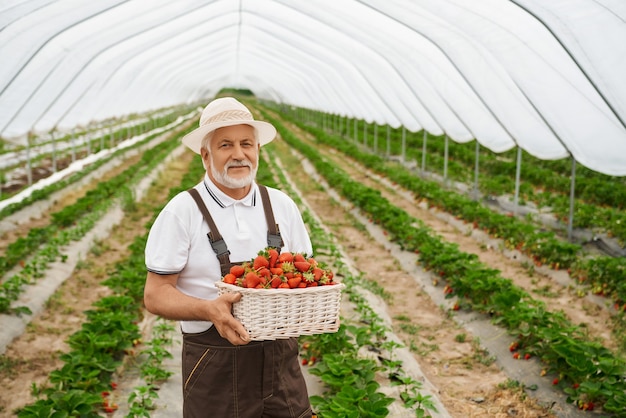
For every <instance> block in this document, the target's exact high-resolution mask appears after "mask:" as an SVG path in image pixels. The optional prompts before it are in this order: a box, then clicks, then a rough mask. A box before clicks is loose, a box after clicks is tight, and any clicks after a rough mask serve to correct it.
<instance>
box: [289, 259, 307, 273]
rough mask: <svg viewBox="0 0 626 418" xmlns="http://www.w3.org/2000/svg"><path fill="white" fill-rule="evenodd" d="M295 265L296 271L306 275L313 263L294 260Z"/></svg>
mask: <svg viewBox="0 0 626 418" xmlns="http://www.w3.org/2000/svg"><path fill="white" fill-rule="evenodd" d="M293 265H294V266H295V267H296V269H298V271H301V272H302V273H304V272H305V271H309V269H310V268H311V263H309V262H308V261H295V260H294V262H293Z"/></svg>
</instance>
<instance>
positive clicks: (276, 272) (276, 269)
mask: <svg viewBox="0 0 626 418" xmlns="http://www.w3.org/2000/svg"><path fill="white" fill-rule="evenodd" d="M270 272H271V273H272V274H273V275H276V276H282V275H283V269H281V268H280V267H274V268H270Z"/></svg>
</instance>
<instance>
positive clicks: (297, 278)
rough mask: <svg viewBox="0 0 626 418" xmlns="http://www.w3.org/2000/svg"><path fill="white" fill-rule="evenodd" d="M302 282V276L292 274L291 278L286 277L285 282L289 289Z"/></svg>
mask: <svg viewBox="0 0 626 418" xmlns="http://www.w3.org/2000/svg"><path fill="white" fill-rule="evenodd" d="M301 282H302V276H293V278H291V279H287V283H288V284H289V288H290V289H294V288H296V287H298V286H299V285H300V283H301Z"/></svg>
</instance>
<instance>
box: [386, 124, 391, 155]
mask: <svg viewBox="0 0 626 418" xmlns="http://www.w3.org/2000/svg"><path fill="white" fill-rule="evenodd" d="M390 154H391V126H389V125H387V158H389V155H390Z"/></svg>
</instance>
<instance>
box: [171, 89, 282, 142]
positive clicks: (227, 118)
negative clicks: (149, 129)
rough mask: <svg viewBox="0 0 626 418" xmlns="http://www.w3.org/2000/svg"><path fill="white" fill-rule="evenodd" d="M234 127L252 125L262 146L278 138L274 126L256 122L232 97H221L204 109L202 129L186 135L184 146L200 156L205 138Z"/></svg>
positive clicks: (201, 121) (245, 108)
mask: <svg viewBox="0 0 626 418" xmlns="http://www.w3.org/2000/svg"><path fill="white" fill-rule="evenodd" d="M233 125H250V126H252V127H253V128H255V130H256V136H257V140H258V141H259V144H261V145H265V144H267V143H268V142H271V141H272V140H273V139H274V137H275V136H276V128H274V126H273V125H272V124H270V123H267V122H263V121H260V120H254V118H253V117H252V113H250V111H249V110H248V108H247V107H245V106H244V105H243V104H241V103H240V102H239V101H237V100H236V99H234V98H232V97H220V98H219V99H215V100H213V101H212V102H211V103H209V104H208V105H207V107H205V108H204V110H203V111H202V116H200V127H199V128H196V129H195V130H193V131H191V132H189V133H188V134H187V135H185V136H184V137H183V144H185V145H187V146H188V147H189V148H190V149H191V150H192V151H193V152H195V153H196V154H200V145H201V144H202V139H203V138H204V137H205V136H207V135H208V134H209V133H210V132H213V131H214V130H216V129H219V128H223V127H225V126H233Z"/></svg>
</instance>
